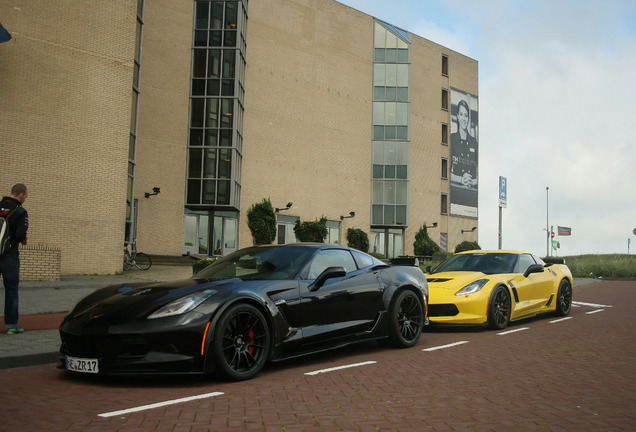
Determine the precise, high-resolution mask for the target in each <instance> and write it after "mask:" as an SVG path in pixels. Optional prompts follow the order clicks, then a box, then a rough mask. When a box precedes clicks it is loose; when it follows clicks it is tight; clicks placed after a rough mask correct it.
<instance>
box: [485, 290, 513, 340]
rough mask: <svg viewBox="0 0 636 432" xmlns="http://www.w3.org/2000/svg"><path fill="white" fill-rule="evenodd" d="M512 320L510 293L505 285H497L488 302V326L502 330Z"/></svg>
mask: <svg viewBox="0 0 636 432" xmlns="http://www.w3.org/2000/svg"><path fill="white" fill-rule="evenodd" d="M509 322H510V293H509V292H508V290H507V289H506V288H505V287H503V286H498V287H496V288H495V289H494V290H493V292H492V294H491V295H490V301H489V302H488V327H489V328H491V329H495V330H502V329H505V328H506V327H508V323H509Z"/></svg>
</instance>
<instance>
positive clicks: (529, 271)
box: [426, 250, 573, 329]
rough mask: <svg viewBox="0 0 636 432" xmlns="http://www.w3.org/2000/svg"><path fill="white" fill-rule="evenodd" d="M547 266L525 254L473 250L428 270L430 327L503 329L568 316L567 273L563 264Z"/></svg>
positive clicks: (569, 279)
mask: <svg viewBox="0 0 636 432" xmlns="http://www.w3.org/2000/svg"><path fill="white" fill-rule="evenodd" d="M552 261H553V260H550V262H548V263H546V262H544V261H543V260H542V259H540V258H537V257H536V256H534V255H532V254H529V253H524V252H515V251H504V250H497V251H481V250H474V251H468V252H461V253H458V254H455V255H453V256H452V257H451V258H449V259H448V260H447V261H445V262H443V263H442V264H440V265H439V266H437V267H435V268H432V267H429V269H428V273H429V274H427V275H426V278H427V279H428V287H429V295H430V298H429V308H428V315H429V319H430V323H431V324H472V325H487V326H488V327H490V328H493V329H503V328H505V327H506V326H507V325H508V323H509V322H510V321H514V320H517V319H520V318H526V317H529V316H532V315H536V314H538V313H541V312H550V311H551V312H556V314H557V315H560V316H565V315H568V314H569V313H570V309H571V308H572V286H573V284H572V283H573V282H572V273H571V272H570V269H569V268H568V267H567V266H566V265H565V262H564V261H563V259H561V260H554V262H552Z"/></svg>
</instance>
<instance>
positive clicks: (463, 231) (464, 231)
mask: <svg viewBox="0 0 636 432" xmlns="http://www.w3.org/2000/svg"><path fill="white" fill-rule="evenodd" d="M476 229H477V227H472V229H469V230H462V234H464V233H467V232H475V230H476Z"/></svg>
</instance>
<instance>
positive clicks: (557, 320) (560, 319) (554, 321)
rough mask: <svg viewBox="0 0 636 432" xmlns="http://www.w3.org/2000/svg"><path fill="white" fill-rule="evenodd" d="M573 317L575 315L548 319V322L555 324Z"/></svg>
mask: <svg viewBox="0 0 636 432" xmlns="http://www.w3.org/2000/svg"><path fill="white" fill-rule="evenodd" d="M572 318H573V317H563V318H559V319H555V320H552V321H548V323H550V324H554V323H558V322H561V321H567V320H571V319H572Z"/></svg>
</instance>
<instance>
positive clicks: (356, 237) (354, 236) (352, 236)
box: [347, 228, 369, 252]
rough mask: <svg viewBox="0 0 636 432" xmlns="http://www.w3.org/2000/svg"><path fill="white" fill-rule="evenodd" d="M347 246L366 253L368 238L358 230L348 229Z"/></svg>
mask: <svg viewBox="0 0 636 432" xmlns="http://www.w3.org/2000/svg"><path fill="white" fill-rule="evenodd" d="M347 246H349V247H352V248H354V249H358V250H359V251H362V252H368V251H369V236H367V233H365V232H364V231H362V230H361V229H359V228H349V229H348V230H347Z"/></svg>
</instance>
